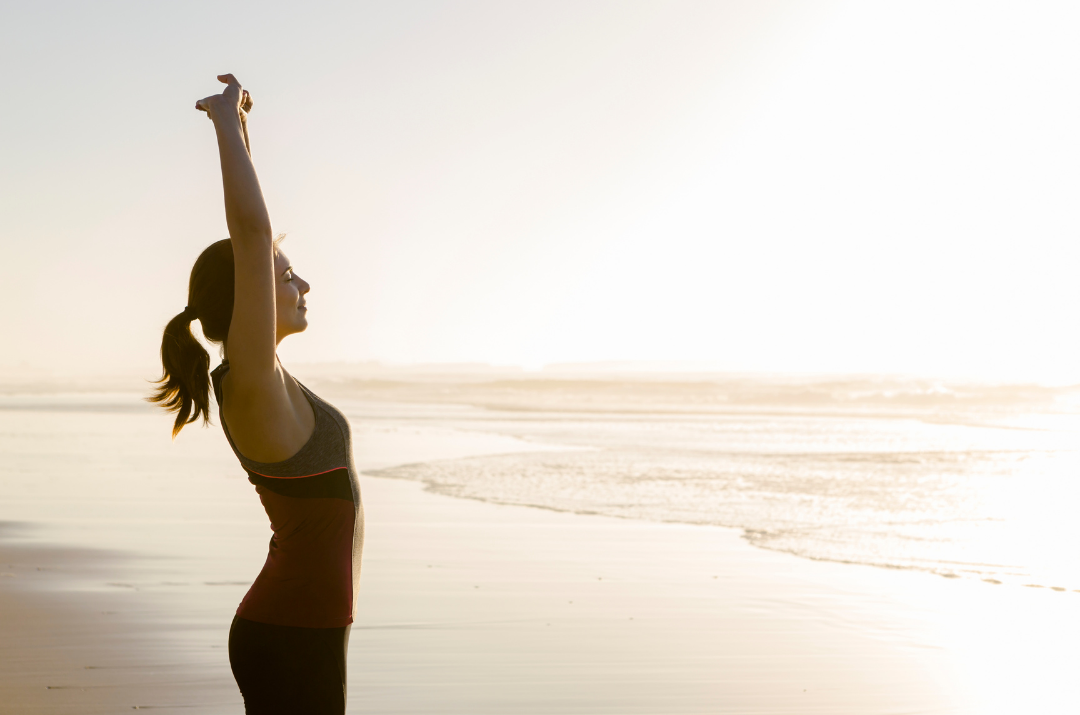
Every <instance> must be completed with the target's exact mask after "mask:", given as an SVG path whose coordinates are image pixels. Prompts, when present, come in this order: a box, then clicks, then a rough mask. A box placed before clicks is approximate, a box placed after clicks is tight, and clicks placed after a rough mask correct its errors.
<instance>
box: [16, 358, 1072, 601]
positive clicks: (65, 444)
mask: <svg viewBox="0 0 1080 715" xmlns="http://www.w3.org/2000/svg"><path fill="white" fill-rule="evenodd" d="M294 373H295V374H296V375H297V376H298V377H299V378H300V379H301V380H303V381H305V382H306V383H307V384H309V386H311V387H313V388H314V389H315V390H316V391H317V392H319V393H320V394H322V395H324V396H325V397H326V398H328V399H330V400H331V401H333V402H335V403H336V404H337V405H338V406H339V407H341V408H342V409H343V411H345V413H346V414H347V415H348V416H349V417H350V420H351V421H352V424H353V427H354V430H355V431H356V433H357V435H358V447H357V449H358V452H359V453H358V454H357V460H358V464H360V465H361V468H362V469H364V471H365V473H366V474H368V475H371V476H375V477H385V478H395V479H410V480H417V481H420V482H423V483H424V484H425V486H426V488H427V489H428V490H430V491H432V492H436V493H439V494H445V495H447V496H451V497H458V498H468V499H477V500H483V501H489V502H496V503H501V504H515V505H527V506H532V507H539V508H544V509H553V510H558V511H566V512H574V513H584V514H601V515H607V516H615V517H622V518H627V519H641V520H649V521H664V522H683V523H690V524H707V525H716V526H723V527H732V528H736V529H739V530H741V531H742V534H743V537H744V538H745V539H746V541H747V542H749V543H750V544H752V545H754V546H756V547H760V548H764V549H771V550H776V551H783V552H787V553H791V554H794V555H797V556H800V557H803V558H808V559H821V560H828V561H835V562H843V563H854V564H867V565H872V566H878V567H883V568H892V569H914V570H919V571H925V572H930V573H934V574H938V575H940V576H943V577H947V578H962V579H977V580H980V581H984V582H986V583H987V584H991V585H1008V586H1024V587H1037V588H1049V589H1056V590H1066V591H1075V592H1080V560H1077V559H1076V558H1075V557H1074V556H1073V554H1072V547H1073V545H1074V544H1076V543H1080V520H1078V519H1076V518H1075V515H1074V511H1075V510H1076V508H1077V506H1076V505H1077V504H1080V459H1078V456H1080V455H1078V441H1077V438H1078V436H1080V390H1078V389H1076V388H1072V387H1042V386H1035V385H987V384H977V383H957V382H951V383H950V382H942V381H932V380H916V379H903V378H885V377H865V376H861V377H856V378H835V377H829V378H822V377H799V376H779V377H776V376H772V377H769V376H766V377H762V376H723V375H690V376H687V375H672V374H647V375H610V374H609V375H588V374H584V375H563V374H544V373H540V374H530V373H497V374H492V373H490V372H487V371H483V370H477V371H473V372H468V371H465V372H439V371H429V372H417V371H396V372H395V371H390V370H374V371H373V370H372V369H370V368H352V367H341V366H339V367H336V368H334V369H329V368H325V367H314V366H312V367H308V368H306V371H305V368H304V367H303V366H300V367H298V368H297V369H295V370H294ZM134 385H135V386H136V387H138V384H137V383H134ZM140 397H141V393H139V392H137V391H136V390H134V389H132V390H127V391H113V392H110V393H96V392H93V391H88V390H87V389H86V388H85V387H84V388H82V389H79V390H73V389H71V387H70V386H64V387H63V388H62V389H61V388H56V389H53V388H49V387H48V386H44V387H43V386H42V385H40V384H39V385H37V386H36V387H34V388H33V389H18V388H17V387H11V386H8V387H7V388H5V394H3V395H0V452H2V453H3V454H4V463H5V467H4V475H5V479H4V483H3V491H2V492H0V520H3V521H9V522H12V521H17V522H25V523H33V524H46V525H49V528H50V529H51V530H52V531H51V533H53V535H54V536H56V535H57V534H58V533H59V532H63V534H64V538H77V539H79V540H80V543H90V544H92V545H95V546H99V547H102V548H115V549H119V548H125V547H132V546H139V547H145V548H151V547H153V548H155V549H157V550H158V551H159V552H162V553H168V552H173V553H175V554H176V555H178V556H179V555H181V554H182V553H183V554H184V555H185V556H191V557H194V556H195V555H194V554H193V553H188V552H186V551H184V550H185V549H187V550H188V551H190V550H191V549H192V548H194V547H193V546H192V544H197V543H198V540H197V539H195V540H192V539H191V538H190V535H188V536H183V535H182V534H185V533H186V532H187V531H190V530H191V528H192V525H193V524H198V523H200V521H204V522H211V521H212V522H215V523H228V524H232V523H236V524H237V525H236V527H235V528H236V529H238V530H239V529H241V525H240V524H239V523H238V520H241V521H243V522H244V523H250V524H259V523H261V522H262V521H263V520H264V519H265V517H264V516H262V515H261V513H260V510H259V505H258V503H257V499H255V497H254V494H250V493H249V492H250V486H249V485H247V483H246V482H245V481H244V480H243V475H242V472H240V470H239V468H238V467H237V466H236V465H235V462H234V460H233V459H232V457H231V455H230V454H229V453H228V448H227V447H226V446H225V444H224V440H223V439H222V438H221V435H220V433H219V431H218V429H217V427H216V426H215V427H214V428H212V429H211V430H201V429H199V428H197V427H190V428H188V429H187V430H185V432H184V433H182V435H181V437H180V438H178V440H177V442H176V443H170V442H169V440H168V419H167V418H166V417H165V416H164V415H163V414H160V413H159V412H155V408H153V407H152V406H149V405H146V404H145V403H142V402H141V401H140ZM405 432H407V433H409V439H410V441H411V443H414V444H422V443H424V442H425V441H426V440H430V441H431V442H432V443H433V444H434V443H436V442H439V443H442V444H446V443H448V442H454V443H455V444H458V445H468V444H470V440H471V441H472V442H474V443H475V448H469V447H467V446H466V447H465V448H463V449H462V448H458V449H457V451H454V450H451V453H453V454H455V455H456V456H455V458H451V459H446V458H436V459H431V460H426V459H425V458H424V457H423V454H424V450H423V449H419V450H418V451H417V450H414V451H415V452H416V453H417V454H419V455H421V456H420V457H419V458H418V460H417V461H416V462H415V463H411V464H406V465H400V464H393V465H389V464H383V463H380V460H379V458H378V456H377V455H378V452H379V445H380V444H384V443H386V442H387V441H388V440H395V439H399V438H400V437H401V435H402V434H403V433H405ZM433 453H437V454H438V455H439V456H440V457H445V454H446V453H447V452H446V450H445V449H444V450H442V451H440V450H433ZM193 472H195V473H194V474H193ZM213 484H216V485H217V486H211V485H213ZM222 484H227V486H226V487H225V488H224V491H222V488H221V485H222ZM215 489H216V490H217V492H216V493H217V494H218V495H219V496H218V497H217V498H216V501H215V502H214V503H207V500H206V499H204V498H202V496H201V494H204V493H208V492H207V491H206V490H210V491H213V490H215ZM222 495H224V496H222ZM238 515H242V518H241V517H240V516H238ZM155 520H156V521H158V522H161V523H162V524H163V525H164V526H163V527H162V528H161V529H157V530H155V532H154V533H157V534H159V537H157V538H159V539H160V543H154V544H151V543H146V542H140V543H139V544H131V543H129V542H130V541H131V536H130V534H132V533H136V531H137V529H136V527H137V525H139V524H145V523H149V522H154V521H155ZM124 524H128V525H129V527H130V528H125V527H123V525H124ZM230 528H232V527H230ZM138 533H142V532H138ZM57 538H59V537H57ZM263 548H264V545H263V541H262V534H261V530H260V532H259V537H258V539H257V540H255V541H252V545H251V548H250V549H249V551H250V553H247V552H245V553H243V554H240V555H238V558H240V557H242V558H250V559H255V562H256V563H257V560H258V558H259V556H258V553H259V551H260V550H261V549H263ZM199 554H201V556H203V557H213V556H215V547H214V545H213V544H212V543H207V544H205V545H203V546H202V547H199ZM227 570H228V569H226V568H225V567H224V566H223V567H222V573H224V572H225V571H227Z"/></svg>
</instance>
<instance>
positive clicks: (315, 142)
mask: <svg viewBox="0 0 1080 715" xmlns="http://www.w3.org/2000/svg"><path fill="white" fill-rule="evenodd" d="M1078 36H1080V5H1078V4H1077V3H1075V2H1060V3H1040V2H1030V1H1026V2H1012V3H995V2H987V1H986V0H982V1H981V2H970V3H960V2H947V1H942V0H935V1H934V2H880V3H879V2H869V1H862V2H851V3H842V2H825V1H822V2H806V1H794V2H763V1H762V0H747V1H745V2H743V1H740V2H722V1H720V0H712V1H708V2H661V1H660V0H652V1H649V2H632V1H630V0H617V1H615V2H589V1H588V0H574V1H573V2H551V1H550V0H544V1H543V2H510V1H507V0H498V1H494V2H410V1H401V2H389V1H385V2H378V3H371V2H347V3H344V2H343V3H321V2H303V3H274V2H265V1H264V2H259V3H249V4H241V3H228V2H212V3H209V2H208V3H198V2H184V3H148V2H130V3H124V2H78V3H50V2H42V1H40V0H38V1H35V2H13V1H12V0H7V1H6V2H5V3H3V5H2V6H0V67H2V68H3V69H2V70H0V91H2V92H3V97H4V99H5V105H6V107H5V111H4V115H3V119H2V120H0V127H2V132H0V227H2V234H0V235H2V241H3V253H4V263H5V269H4V270H5V279H6V285H7V288H8V294H9V298H10V299H13V300H14V302H13V303H12V302H10V301H9V303H8V309H7V310H4V311H0V331H2V334H3V342H4V349H3V350H2V351H0V367H6V368H11V367H15V366H18V365H21V364H30V365H41V366H47V367H50V368H54V369H61V370H65V371H71V372H78V371H82V370H87V371H90V370H94V371H96V370H100V369H102V368H103V367H105V366H117V367H125V368H127V367H140V368H141V367H143V366H146V367H147V369H148V371H149V372H152V371H153V365H154V360H155V357H156V351H157V347H158V344H159V341H160V330H161V328H162V326H163V325H164V323H165V322H166V321H167V320H168V319H169V318H170V317H171V316H172V315H173V314H175V313H176V312H178V311H179V310H181V309H182V308H183V306H184V304H185V301H186V286H187V278H188V272H189V271H190V268H191V264H192V262H193V261H194V259H195V257H196V256H197V255H198V253H199V252H200V251H201V250H202V248H204V247H205V246H206V245H207V244H209V243H211V242H212V241H214V240H217V239H219V238H222V237H224V236H225V235H226V229H225V221H224V212H223V209H222V201H221V185H220V178H219V174H218V164H217V156H216V149H215V145H214V135H213V132H212V128H211V125H210V123H209V122H208V121H206V119H205V118H204V117H203V115H202V114H200V113H198V112H196V111H195V110H194V109H193V104H194V101H195V100H196V99H198V98H200V97H202V96H205V95H207V94H211V93H214V92H216V91H218V86H219V85H218V84H217V83H216V81H215V80H214V75H215V74H217V73H219V72H233V73H235V74H236V75H237V76H238V77H239V78H240V80H241V81H242V82H243V83H244V85H245V86H246V87H247V88H248V89H250V90H251V92H252V94H253V96H254V98H255V109H254V112H253V115H252V148H253V152H254V155H255V160H256V166H257V168H258V171H259V174H260V177H261V180H262V182H263V187H264V190H265V192H266V195H267V199H268V202H269V205H270V213H271V216H272V217H273V220H274V224H275V229H276V230H278V231H283V232H287V233H288V235H289V238H288V240H287V241H286V243H285V244H284V247H285V249H286V252H287V253H288V254H289V256H290V258H291V259H292V261H293V263H294V265H295V266H296V269H297V271H298V273H299V274H300V275H301V276H303V277H304V278H305V279H306V280H308V281H309V282H310V283H311V284H312V286H313V289H312V292H311V294H310V296H309V299H308V303H309V307H310V312H309V318H310V321H311V328H310V329H309V331H308V333H307V334H305V335H303V336H299V337H295V338H291V339H290V340H288V341H286V344H285V346H284V347H283V349H282V353H283V356H285V357H286V358H288V359H293V360H304V361H318V360H384V361H398V362H430V361H438V362H447V361H483V362H492V363H501V364H507V363H512V364H522V365H527V366H539V365H543V364H545V363H551V362H565V361H592V360H662V361H669V360H672V361H704V362H709V363H712V364H714V365H716V366H719V367H724V368H729V369H734V370H769V371H773V370H794V371H887V372H909V373H924V374H926V373H929V374H942V375H971V376H981V377H985V376H994V377H1008V378H1016V379H1043V380H1080V330H1078V329H1077V328H1078V317H1080V288H1078V284H1080V282H1078V273H1080V271H1078V269H1080V246H1078V243H1077V240H1078V237H1080V215H1078V211H1077V205H1078V204H1077V199H1078V198H1080V140H1078V137H1077V133H1078V131H1080V87H1078V81H1077V78H1078V77H1080V43H1077V41H1076V38H1077V37H1078Z"/></svg>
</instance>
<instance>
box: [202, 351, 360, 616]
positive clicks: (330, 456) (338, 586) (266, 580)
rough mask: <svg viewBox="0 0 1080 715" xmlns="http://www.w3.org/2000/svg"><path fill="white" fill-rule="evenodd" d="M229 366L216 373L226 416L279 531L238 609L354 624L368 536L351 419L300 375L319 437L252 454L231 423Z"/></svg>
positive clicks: (225, 364)
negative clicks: (226, 398) (282, 450)
mask: <svg viewBox="0 0 1080 715" xmlns="http://www.w3.org/2000/svg"><path fill="white" fill-rule="evenodd" d="M228 370H229V364H228V362H223V363H222V364H221V365H219V366H218V367H217V368H216V369H215V370H214V371H213V372H212V373H211V379H212V381H213V385H214V394H215V396H216V397H217V401H218V414H219V419H220V420H221V425H222V428H223V430H224V431H225V436H226V438H228V440H229V444H230V446H232V448H233V452H234V453H235V454H236V457H237V459H239V460H240V464H241V465H242V466H243V467H244V470H245V471H246V472H247V473H248V481H250V482H251V483H252V484H254V485H255V491H256V492H257V493H258V494H259V499H260V500H261V501H262V504H263V507H264V508H265V509H266V514H267V516H268V517H269V518H270V528H271V529H272V530H273V532H274V533H273V536H272V537H271V538H270V551H269V554H268V555H267V557H266V563H265V564H264V566H263V569H262V571H261V572H260V573H259V576H258V577H257V578H256V579H255V582H254V583H253V584H252V586H251V588H250V589H249V590H248V592H247V595H246V596H244V600H243V601H241V603H240V607H239V608H238V609H237V611H236V613H237V615H238V616H240V617H241V618H246V619H248V620H251V621H257V622H260V623H271V624H274V625H281V626H302V627H308V628H336V627H339V626H344V625H348V624H350V623H352V619H353V608H354V606H355V603H356V588H357V584H358V581H359V576H360V554H361V550H362V548H363V541H364V511H363V506H362V504H361V501H360V488H359V484H358V483H357V479H356V477H357V474H356V468H355V466H354V464H353V459H352V434H351V430H350V428H349V422H348V420H347V419H346V418H345V415H343V414H342V413H341V412H340V411H339V410H338V409H337V408H335V407H334V406H332V405H330V404H329V403H327V402H325V401H324V400H322V399H320V398H319V397H318V396H316V395H315V394H314V393H312V392H311V391H310V390H308V389H307V388H306V387H304V386H303V385H302V384H300V383H299V382H297V384H298V385H299V386H300V389H301V390H303V392H304V395H305V396H306V397H307V399H308V401H309V403H310V404H311V409H312V411H313V413H314V415H315V429H314V430H313V431H312V434H311V438H310V439H309V440H308V441H307V443H305V444H304V446H303V447H301V448H300V450H299V451H298V452H297V453H296V454H294V455H293V456H292V457H289V458H288V459H285V460H283V461H280V462H273V463H263V462H256V461H254V460H251V459H248V458H247V457H245V456H244V455H243V454H241V453H240V451H239V450H238V449H237V448H236V445H235V443H234V442H233V439H232V436H231V435H230V434H229V429H228V427H227V425H226V424H225V418H224V411H223V409H222V405H223V388H222V381H223V379H224V377H225V375H226V374H227V373H228Z"/></svg>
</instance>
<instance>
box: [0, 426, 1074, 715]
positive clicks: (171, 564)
mask: <svg viewBox="0 0 1080 715" xmlns="http://www.w3.org/2000/svg"><path fill="white" fill-rule="evenodd" d="M129 417H130V416H128V417H125V416H124V415H113V416H111V417H110V416H102V417H101V419H102V420H104V421H105V422H108V420H110V419H112V420H126V419H129ZM152 426H153V427H155V428H156V427H158V426H159V425H157V424H154V425H152ZM117 427H118V425H111V424H103V425H102V430H103V434H105V433H111V430H115V429H116V428H117ZM219 437H220V435H219V434H216V433H214V432H212V431H207V432H202V431H196V432H194V433H193V434H192V435H191V436H190V437H188V439H187V440H186V441H183V442H178V443H177V445H176V446H172V445H169V446H160V445H158V446H155V445H153V444H149V446H145V449H146V450H148V451H149V452H153V451H155V450H157V451H158V452H159V453H160V454H159V456H160V455H163V454H168V455H169V459H170V460H171V461H170V464H172V465H173V466H172V467H171V468H174V469H176V470H179V471H181V472H183V471H185V470H186V473H188V474H195V473H196V470H197V468H198V469H201V472H200V474H203V476H200V477H192V478H191V479H192V481H189V482H180V481H177V480H171V481H162V480H161V479H159V478H158V477H154V478H149V477H147V478H145V479H142V478H139V479H136V478H134V477H133V478H132V479H130V480H129V481H128V482H125V484H126V487H125V490H126V491H125V492H124V499H126V500H128V502H127V503H129V504H133V505H136V507H135V508H134V511H135V512H138V510H139V509H142V508H143V507H142V506H139V505H143V504H146V503H168V504H173V505H178V506H176V509H177V511H176V514H172V513H171V512H162V513H161V514H160V515H158V516H160V518H157V517H155V516H154V515H148V516H145V517H143V516H138V515H137V518H136V517H132V516H128V517H125V518H127V519H128V521H123V520H121V521H118V520H117V519H118V517H117V516H116V515H114V514H111V513H110V512H108V508H109V507H108V505H109V504H112V503H113V502H115V501H116V497H115V496H113V495H109V494H104V495H102V496H101V497H100V498H101V502H100V504H101V506H98V507H94V508H95V509H97V510H98V511H99V512H101V516H100V518H99V519H98V520H96V521H95V520H94V519H86V518H81V519H74V518H67V519H59V518H57V519H56V520H53V521H49V520H48V519H45V516H48V515H49V514H53V513H57V514H59V513H67V512H66V511H65V509H69V508H70V505H69V506H68V507H65V506H63V505H60V506H56V505H53V504H51V503H50V504H45V503H39V502H40V500H39V499H37V497H30V496H25V493H27V492H26V490H25V489H24V490H23V492H20V494H22V496H19V495H16V497H12V496H11V488H10V482H9V487H5V488H6V489H8V493H7V494H5V495H4V498H3V499H0V511H2V512H3V513H4V514H5V515H7V518H9V517H10V514H12V513H14V512H16V511H19V512H24V513H27V514H37V515H38V516H40V517H41V519H30V521H31V522H32V523H30V524H28V525H23V526H15V527H9V528H7V529H5V530H3V531H2V532H0V555H2V557H0V567H2V568H3V573H4V574H10V575H5V576H2V577H0V618H2V619H3V624H4V627H3V631H2V633H3V635H2V637H0V712H5V713H7V712H11V713H72V712H78V713H87V714H94V713H114V712H121V711H122V712H130V711H131V710H132V709H133V708H146V709H155V710H156V711H160V712H177V713H240V712H242V705H241V701H240V696H239V693H238V692H237V690H236V687H235V685H234V684H233V681H232V677H231V674H230V672H229V669H228V661H227V654H226V652H225V643H226V638H227V632H228V625H229V621H230V619H231V617H232V614H233V611H234V610H235V607H236V604H237V602H238V601H239V599H240V597H241V596H242V595H243V592H244V591H245V590H246V588H247V584H248V583H249V582H250V581H251V579H252V578H253V577H254V575H255V573H257V571H258V568H259V566H260V565H261V563H262V558H263V556H264V555H265V544H266V538H267V537H268V536H269V530H268V528H267V526H266V523H265V516H263V515H262V514H261V512H260V510H259V506H258V502H257V499H256V497H255V495H254V493H253V492H252V491H251V488H250V485H248V484H246V482H244V481H243V480H242V479H240V478H238V477H237V476H236V475H235V474H234V472H236V471H237V470H236V468H235V466H233V465H232V464H231V463H229V461H228V460H229V459H230V455H228V454H227V453H224V452H223V451H222V450H221V449H220V445H219V444H218V438H219ZM359 439H360V443H359V444H358V454H359V455H363V457H362V465H361V468H362V469H364V468H368V469H373V468H377V467H382V466H388V465H391V464H394V463H403V462H411V461H417V460H421V459H434V458H440V457H445V456H453V455H458V454H466V453H479V452H483V451H486V450H491V451H497V450H498V449H504V448H506V447H507V444H506V442H505V440H503V441H500V439H501V438H496V439H494V440H491V441H490V442H488V443H485V442H484V440H483V439H481V438H480V437H477V436H475V435H467V434H459V435H456V436H455V435H454V434H451V433H446V432H445V431H443V432H439V433H433V432H432V431H430V430H427V429H426V428H424V427H423V426H418V427H417V428H416V429H409V430H398V431H396V432H394V433H393V435H390V433H387V432H385V431H384V432H380V433H377V434H376V433H370V434H369V433H366V432H365V431H364V429H363V428H361V430H360V432H359ZM161 444H162V445H167V442H165V441H163V442H162V443H161ZM166 450H171V451H166ZM121 456H122V457H124V458H128V457H127V456H124V455H121ZM223 474H228V475H230V476H228V477H224V476H222V475H223ZM140 479H141V481H140ZM140 485H141V486H140ZM362 490H363V495H364V500H365V507H366V512H367V518H368V528H367V543H366V546H365V554H364V573H363V575H362V579H361V593H360V597H359V603H358V613H357V620H356V623H355V625H354V630H353V633H352V639H351V645H350V657H349V669H350V677H349V682H350V692H349V712H350V713H462V714H465V713H469V714H483V713H491V714H492V715H496V714H499V715H503V714H506V713H536V714H540V713H555V712H558V713H582V714H586V713H588V714H592V713H611V714H613V715H614V714H621V713H654V714H656V715H669V714H673V713H762V714H764V713H822V714H825V713H830V714H843V713H851V714H852V715H855V714H859V715H866V714H868V713H895V714H897V715H899V714H900V713H992V712H1001V713H1015V712H1023V711H1029V712H1040V713H1048V712H1070V708H1071V707H1072V706H1073V705H1074V704H1075V703H1076V702H1080V692H1078V686H1076V685H1075V684H1073V681H1074V678H1073V675H1074V674H1075V672H1076V668H1077V666H1078V665H1080V654H1078V649H1076V648H1075V647H1073V646H1071V645H1069V642H1070V641H1071V636H1072V634H1074V633H1076V632H1077V626H1078V625H1080V622H1078V616H1077V615H1076V612H1077V611H1080V609H1077V608H1076V603H1077V598H1080V594H1072V593H1057V592H1051V591H1049V590H1046V589H1038V590H1036V589H1021V588H1009V587H994V586H989V585H986V584H982V583H972V582H960V581H950V580H947V579H943V578H940V577H935V576H929V575H925V574H918V573H909V572H899V571H887V570H881V569H873V568H869V567H862V566H851V565H844V564H834V563H821V562H812V561H807V560H804V559H799V558H795V557H792V556H789V555H786V554H780V553H773V552H768V551H763V550H760V549H755V548H753V547H750V546H748V545H747V544H746V543H745V542H744V541H742V540H741V539H740V535H739V533H738V532H736V531H733V530H727V529H720V528H713V527H698V526H688V525H679V524H658V523H646V522H638V521H630V520H619V519H612V518H606V517H596V516H582V515H574V514H564V513H556V512H550V511H546V510H540V509H531V508H525V507H513V506H500V505H493V504H487V503H482V502H476V501H468V500H458V499H452V498H449V497H445V496H441V495H437V494H431V493H428V492H425V491H424V490H423V486H422V485H421V484H418V483H414V482H407V481H395V480H388V479H377V478H370V477H368V478H364V479H363V480H362ZM47 493H48V490H44V491H43V492H42V494H47ZM185 495H186V496H185ZM86 499H90V497H86ZM185 499H186V501H185ZM80 504H81V505H82V506H83V507H84V508H89V507H87V504H88V502H86V501H85V500H84V501H80ZM91 506H92V505H91ZM181 506H182V507H183V508H180V507H181ZM163 508H164V507H163ZM131 513H132V509H128V510H126V511H119V512H117V514H128V515H130V514H131ZM185 514H186V516H184V515H185ZM95 518H97V517H95ZM105 524H107V525H109V529H110V531H106V530H105V529H104V526H103V525H105ZM73 543H77V544H80V545H81V546H80V547H79V548H73V547H70V546H64V545H63V544H73ZM90 543H95V544H104V543H109V544H113V545H116V547H115V548H109V549H104V548H91V547H90V546H89V545H88V544H90ZM124 545H126V546H127V547H125V548H122V547H124Z"/></svg>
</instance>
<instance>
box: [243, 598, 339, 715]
mask: <svg viewBox="0 0 1080 715" xmlns="http://www.w3.org/2000/svg"><path fill="white" fill-rule="evenodd" d="M348 647H349V626H344V627H342V628H297V627H295V626H273V625H270V624H268V623H256V622H255V621H249V620H247V619H244V618H241V617H240V616H236V617H235V618H233V622H232V628H231V629H229V663H230V665H232V672H233V677H234V678H236V684H237V685H239V686H240V693H241V694H242V695H243V696H244V712H246V713H247V715H297V714H298V713H303V715H344V713H345V651H346V650H347V649H348Z"/></svg>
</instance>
